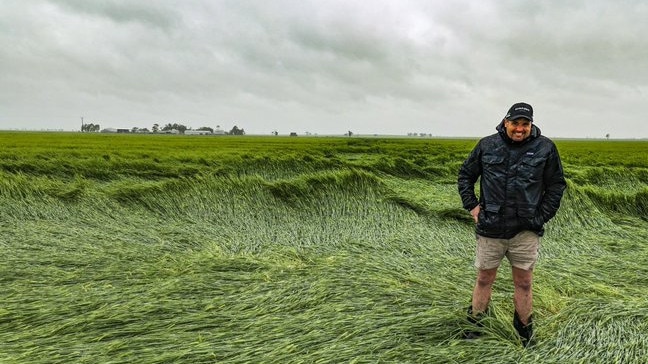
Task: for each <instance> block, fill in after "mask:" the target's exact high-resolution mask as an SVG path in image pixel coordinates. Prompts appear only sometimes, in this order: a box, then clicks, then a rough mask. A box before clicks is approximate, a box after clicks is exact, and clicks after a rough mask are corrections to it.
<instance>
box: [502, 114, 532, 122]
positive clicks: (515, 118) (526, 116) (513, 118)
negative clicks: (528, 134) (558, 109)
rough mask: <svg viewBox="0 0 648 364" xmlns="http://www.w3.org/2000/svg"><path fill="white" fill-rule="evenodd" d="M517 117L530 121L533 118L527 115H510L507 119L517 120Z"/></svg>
mask: <svg viewBox="0 0 648 364" xmlns="http://www.w3.org/2000/svg"><path fill="white" fill-rule="evenodd" d="M519 118H524V119H527V120H529V121H530V122H533V118H530V117H529V116H528V115H511V116H509V117H508V118H507V119H509V120H517V119H519Z"/></svg>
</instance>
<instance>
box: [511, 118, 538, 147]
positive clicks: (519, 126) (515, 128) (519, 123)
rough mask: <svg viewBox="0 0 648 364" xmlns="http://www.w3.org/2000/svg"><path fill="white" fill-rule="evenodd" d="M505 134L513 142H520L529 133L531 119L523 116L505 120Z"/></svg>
mask: <svg viewBox="0 0 648 364" xmlns="http://www.w3.org/2000/svg"><path fill="white" fill-rule="evenodd" d="M504 127H506V134H507V135H508V136H509V138H511V139H512V140H513V141H515V142H521V141H523V140H524V139H526V138H528V137H529V135H531V121H529V120H527V119H525V118H519V119H516V120H505V121H504Z"/></svg>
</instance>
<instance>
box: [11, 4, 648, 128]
mask: <svg viewBox="0 0 648 364" xmlns="http://www.w3.org/2000/svg"><path fill="white" fill-rule="evenodd" d="M646 19H648V2H646V1H643V0H636V1H633V0H582V1H577V0H575V1H558V0H554V1H518V0H460V1H455V0H452V1H451V0H410V1H407V0H392V1H387V0H362V1H360V0H355V1H354V0H273V1H261V0H231V1H229V0H182V1H180V0H177V1H172V0H157V1H156V0H146V1H145V0H139V1H138V0H105V1H99V0H96V1H92V0H0V129H36V130H40V129H64V130H78V129H79V128H80V125H81V116H83V117H84V121H85V122H86V123H96V124H100V125H101V127H102V128H107V127H115V128H131V127H141V128H143V127H146V128H149V129H150V128H151V127H152V125H153V124H154V123H158V124H160V125H165V124H167V123H180V124H184V125H186V126H188V127H192V128H199V127H202V126H209V127H212V128H214V127H216V126H217V125H220V126H221V128H223V129H225V130H229V129H231V128H232V127H233V126H234V125H237V126H238V127H239V128H243V129H245V131H246V133H248V134H270V133H271V132H272V131H273V130H276V131H277V132H279V134H287V133H289V132H291V131H294V132H297V133H299V134H302V133H304V132H307V131H308V132H310V133H313V134H315V133H317V134H320V135H323V134H343V133H345V132H346V131H348V130H351V131H352V132H353V133H355V134H397V135H405V134H407V133H410V132H416V133H430V134H432V135H435V136H483V135H487V134H491V133H493V132H494V127H495V126H496V125H497V124H498V123H499V121H500V120H501V119H502V117H503V116H504V114H505V113H506V111H507V109H508V107H509V106H510V105H511V104H513V103H515V102H518V101H526V102H528V103H530V104H532V105H533V106H534V108H535V116H536V124H537V125H538V126H539V127H540V128H541V129H542V132H543V134H545V135H547V136H549V137H604V136H605V135H606V134H608V133H609V134H610V136H611V137H612V138H648V89H647V85H648V36H647V34H648V21H646Z"/></svg>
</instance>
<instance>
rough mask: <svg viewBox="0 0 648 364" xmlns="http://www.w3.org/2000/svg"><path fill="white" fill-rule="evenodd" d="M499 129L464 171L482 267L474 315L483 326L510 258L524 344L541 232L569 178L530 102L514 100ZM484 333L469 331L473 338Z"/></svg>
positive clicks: (529, 331)
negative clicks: (495, 285)
mask: <svg viewBox="0 0 648 364" xmlns="http://www.w3.org/2000/svg"><path fill="white" fill-rule="evenodd" d="M496 130H497V133H496V134H493V135H490V136H487V137H485V138H483V139H481V140H480V141H479V143H478V144H477V146H476V147H475V148H474V149H473V150H472V152H471V153H470V155H469V156H468V159H466V161H465V162H464V163H463V165H462V166H461V169H460V171H459V178H458V186H459V194H460V195H461V200H462V202H463V207H464V208H465V209H466V210H468V211H470V214H471V215H472V217H473V218H474V220H475V230H476V235H477V254H476V259H475V267H476V268H477V270H478V274H477V280H476V283H475V287H474V290H473V297H472V305H471V307H469V308H468V319H469V321H470V322H472V323H474V324H476V325H480V319H481V318H482V317H483V316H484V315H485V314H486V313H487V311H488V305H489V302H490V298H491V290H492V286H493V283H494V282H495V276H496V274H497V268H498V267H499V265H500V263H501V261H502V259H503V258H504V257H506V258H507V259H508V260H509V262H510V263H511V267H512V270H513V272H512V273H513V284H514V293H513V303H514V307H515V313H514V315H513V325H514V327H515V329H516V330H517V332H518V334H519V335H520V339H521V340H522V344H523V345H524V346H525V347H526V346H527V345H528V344H529V343H530V341H531V337H532V336H533V326H532V315H531V311H532V290H531V283H532V278H533V267H534V265H535V263H536V261H537V258H538V247H539V245H540V237H541V236H542V235H543V233H544V228H543V225H544V224H545V223H546V222H547V221H549V220H550V219H551V218H552V217H553V216H554V215H555V214H556V212H557V211H558V207H559V206H560V199H561V198H562V195H563V192H564V190H565V187H566V183H565V178H564V176H563V170H562V164H561V162H560V157H559V155H558V150H557V149H556V146H555V145H554V143H553V142H552V141H551V140H550V139H549V138H547V137H544V136H542V135H540V129H539V128H538V127H537V126H536V125H535V124H534V123H533V108H532V107H531V105H529V104H527V103H523V102H520V103H516V104H514V105H513V106H511V108H510V109H509V111H508V113H507V114H506V116H505V117H504V119H503V120H502V121H501V122H500V124H499V125H498V126H497V127H496ZM480 177H481V178H480ZM477 179H480V184H479V198H477V196H476V194H475V183H476V182H477ZM478 335H479V332H478V331H471V332H468V333H466V337H467V338H473V337H476V336H478Z"/></svg>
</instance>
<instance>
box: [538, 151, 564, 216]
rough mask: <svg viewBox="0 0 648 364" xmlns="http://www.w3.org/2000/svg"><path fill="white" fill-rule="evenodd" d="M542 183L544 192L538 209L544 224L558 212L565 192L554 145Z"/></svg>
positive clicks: (560, 165)
mask: <svg viewBox="0 0 648 364" xmlns="http://www.w3.org/2000/svg"><path fill="white" fill-rule="evenodd" d="M543 181H544V185H545V190H544V195H543V197H542V205H541V207H540V209H541V212H542V219H543V220H544V222H547V221H549V220H550V219H551V218H552V217H554V216H555V215H556V212H558V208H559V207H560V200H561V199H562V196H563V193H564V192H565V188H567V183H566V182H565V176H564V174H563V168H562V163H561V161H560V156H559V155H558V149H556V146H555V145H553V146H552V151H551V153H550V155H549V159H548V160H547V164H546V165H545V170H544V175H543Z"/></svg>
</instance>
